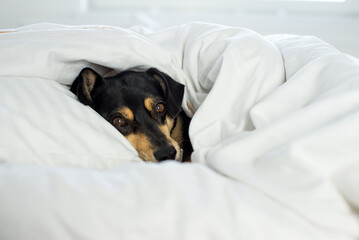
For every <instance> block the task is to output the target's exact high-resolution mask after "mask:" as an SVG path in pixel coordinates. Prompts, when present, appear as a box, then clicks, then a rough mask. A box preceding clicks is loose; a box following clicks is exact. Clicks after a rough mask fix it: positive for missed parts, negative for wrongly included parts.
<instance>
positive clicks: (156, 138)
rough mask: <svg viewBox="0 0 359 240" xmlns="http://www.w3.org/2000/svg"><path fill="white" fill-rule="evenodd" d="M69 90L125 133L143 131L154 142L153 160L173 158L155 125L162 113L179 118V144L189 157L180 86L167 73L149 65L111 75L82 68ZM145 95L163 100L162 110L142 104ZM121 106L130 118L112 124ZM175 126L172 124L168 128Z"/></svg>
mask: <svg viewBox="0 0 359 240" xmlns="http://www.w3.org/2000/svg"><path fill="white" fill-rule="evenodd" d="M70 90H71V91H72V92H73V93H74V94H76V95H77V97H78V99H79V101H80V102H82V103H83V104H85V105H89V106H90V107H91V108H93V109H94V110H95V111H96V112H97V113H99V114H100V115H101V116H102V117H103V118H104V119H106V120H107V121H108V122H110V123H111V124H112V125H114V127H115V128H117V130H118V131H120V132H121V133H122V134H123V135H124V136H125V137H128V136H129V135H130V134H132V135H133V134H141V135H145V136H146V137H147V138H148V140H149V141H150V143H151V144H152V145H153V146H154V147H153V148H154V156H155V159H156V160H157V161H162V160H165V159H174V158H175V157H174V156H175V155H174V154H173V150H174V149H173V146H172V144H171V143H170V142H169V141H168V138H166V136H165V135H164V133H163V132H162V131H160V130H159V126H163V125H164V124H165V123H166V121H167V120H166V116H167V117H170V118H172V119H174V122H177V121H176V119H177V118H180V119H181V122H182V124H181V126H180V127H181V131H183V137H184V138H183V139H182V140H181V141H180V142H179V145H180V147H181V148H182V149H183V151H184V154H183V155H184V157H185V158H186V159H185V160H186V161H188V160H189V158H190V154H191V152H192V145H191V144H190V141H189V138H188V125H189V122H190V119H189V118H188V117H187V116H186V114H184V112H183V111H182V108H181V103H182V99H183V94H184V86H183V85H182V84H180V83H177V82H176V81H175V80H173V79H172V78H171V77H170V76H168V75H167V74H165V73H163V72H161V71H159V70H157V69H155V68H150V69H148V70H147V71H124V72H121V73H119V74H117V75H116V76H113V77H108V78H102V77H101V76H100V75H99V74H98V73H96V72H95V71H94V70H92V69H90V68H84V69H83V70H82V71H81V72H80V74H79V76H78V77H77V78H76V79H75V80H74V82H73V84H72V86H71V89H70ZM148 97H150V98H153V99H155V100H156V102H158V103H163V104H164V106H165V109H166V110H165V111H164V112H163V113H157V112H155V111H154V112H149V111H148V109H146V107H145V106H144V100H145V99H146V98H148ZM122 107H128V108H129V109H130V110H131V111H132V113H133V115H134V120H133V121H126V125H124V126H115V124H113V119H114V118H116V117H122V116H120V115H121V114H120V113H119V112H118V110H119V109H121V108H122ZM175 127H176V124H174V125H173V128H172V129H171V132H172V131H173V129H174V128H175ZM176 153H177V152H176Z"/></svg>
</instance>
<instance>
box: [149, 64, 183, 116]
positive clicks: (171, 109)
mask: <svg viewBox="0 0 359 240" xmlns="http://www.w3.org/2000/svg"><path fill="white" fill-rule="evenodd" d="M147 73H148V74H150V75H151V76H152V77H154V78H155V79H156V80H157V81H158V82H159V84H160V85H161V88H162V90H163V93H164V98H165V101H166V103H167V111H168V113H169V114H170V116H171V117H172V118H176V117H177V116H178V114H179V113H180V112H181V104H182V99H183V94H184V85H183V84H181V83H178V82H176V81H175V80H173V79H172V78H171V77H170V76H168V75H167V74H165V73H163V72H161V71H159V70H158V69H156V68H150V69H148V70H147Z"/></svg>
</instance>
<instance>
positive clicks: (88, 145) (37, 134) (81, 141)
mask: <svg viewBox="0 0 359 240" xmlns="http://www.w3.org/2000/svg"><path fill="white" fill-rule="evenodd" d="M0 133H1V134H0V162H4V161H17V162H25V163H37V164H50V165H66V166H80V167H89V168H97V169H107V168H112V167H115V166H118V165H121V164H124V163H128V162H131V161H140V159H139V158H138V156H137V152H136V150H135V149H134V148H133V147H132V146H131V145H130V144H129V143H128V142H127V140H126V139H125V138H124V137H123V136H122V135H121V134H120V133H119V132H118V131H117V130H116V129H115V128H113V127H112V126H111V125H110V124H109V123H108V122H107V121H105V120H104V119H103V118H102V117H101V116H99V115H98V114H97V113H96V112H95V111H93V110H92V109H91V108H90V107H87V106H84V105H82V104H81V103H80V102H78V101H77V99H76V96H75V95H73V94H72V93H71V92H70V91H69V90H68V88H67V87H65V86H63V85H61V84H59V83H57V82H55V81H51V80H47V79H40V78H24V77H0Z"/></svg>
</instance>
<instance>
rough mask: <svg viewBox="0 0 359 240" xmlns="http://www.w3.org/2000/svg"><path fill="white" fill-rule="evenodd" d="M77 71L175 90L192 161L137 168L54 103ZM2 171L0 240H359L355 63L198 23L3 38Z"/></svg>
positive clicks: (305, 43)
mask: <svg viewBox="0 0 359 240" xmlns="http://www.w3.org/2000/svg"><path fill="white" fill-rule="evenodd" d="M0 32H1V31H0ZM86 66H90V67H93V68H94V69H96V70H97V71H99V72H101V73H102V74H106V72H108V71H110V70H112V69H115V70H116V71H121V70H124V69H127V68H133V67H137V68H146V67H156V68H158V69H159V70H161V71H164V72H166V73H168V74H169V75H171V76H172V77H173V78H174V79H176V80H177V81H179V82H181V83H183V84H185V86H186V92H185V97H184V100H183V108H184V110H185V111H186V113H187V114H188V115H190V116H193V119H192V122H191V126H190V138H191V140H192V144H193V147H194V153H193V155H192V161H193V163H192V164H180V163H176V162H171V161H168V162H164V163H161V164H145V163H142V162H141V161H140V160H139V158H138V156H137V153H136V151H135V150H134V148H133V147H132V146H131V145H130V144H129V143H128V142H127V141H126V140H125V138H124V137H123V136H122V135H120V134H119V133H118V132H117V131H116V129H114V128H113V127H112V126H110V125H109V124H108V123H107V122H106V121H105V120H103V119H102V118H101V117H100V116H98V115H97V114H96V113H95V112H94V111H93V110H92V109H90V108H89V107H86V106H83V105H82V104H80V103H79V102H78V101H77V99H76V97H75V96H74V95H73V94H72V93H70V92H69V91H68V87H67V86H66V85H70V84H71V82H72V81H73V80H74V79H75V77H76V76H77V74H78V73H79V71H80V70H81V69H82V68H83V67H86ZM0 162H1V164H0V239H61V240H62V239H146V240H147V239H154V240H161V239H163V240H169V239H174V240H175V239H181V240H182V239H195V240H200V239H204V240H210V239H220V240H222V239H223V240H224V239H244V240H257V239H258V240H261V239H266V240H268V239H276V240H277V239H286V240H287V239H291V240H292V239H298V240H303V239H323V240H329V239H359V220H358V209H359V60H358V59H355V58H353V57H350V56H348V55H344V54H342V53H340V52H339V51H337V50H336V49H335V48H334V47H332V46H330V45H328V44H326V43H325V42H323V41H321V40H319V39H317V38H315V37H303V36H292V35H275V36H268V37H263V36H261V35H259V34H257V33H255V32H253V31H250V30H248V29H243V28H232V27H226V26H219V25H213V24H206V23H191V24H187V25H183V26H178V27H173V28H169V29H165V30H162V31H157V32H153V31H150V30H146V29H143V28H141V27H134V28H131V29H123V28H116V27H107V26H74V27H70V26H62V25H54V24H39V25H32V26H27V27H24V28H19V29H16V30H14V31H10V32H7V33H4V32H3V33H0Z"/></svg>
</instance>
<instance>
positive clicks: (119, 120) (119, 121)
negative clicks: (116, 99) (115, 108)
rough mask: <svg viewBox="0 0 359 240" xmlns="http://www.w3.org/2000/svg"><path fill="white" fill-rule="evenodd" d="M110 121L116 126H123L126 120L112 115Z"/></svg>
mask: <svg viewBox="0 0 359 240" xmlns="http://www.w3.org/2000/svg"><path fill="white" fill-rule="evenodd" d="M112 123H113V125H115V126H117V127H123V126H125V125H126V121H125V119H123V117H114V118H113V119H112Z"/></svg>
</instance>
